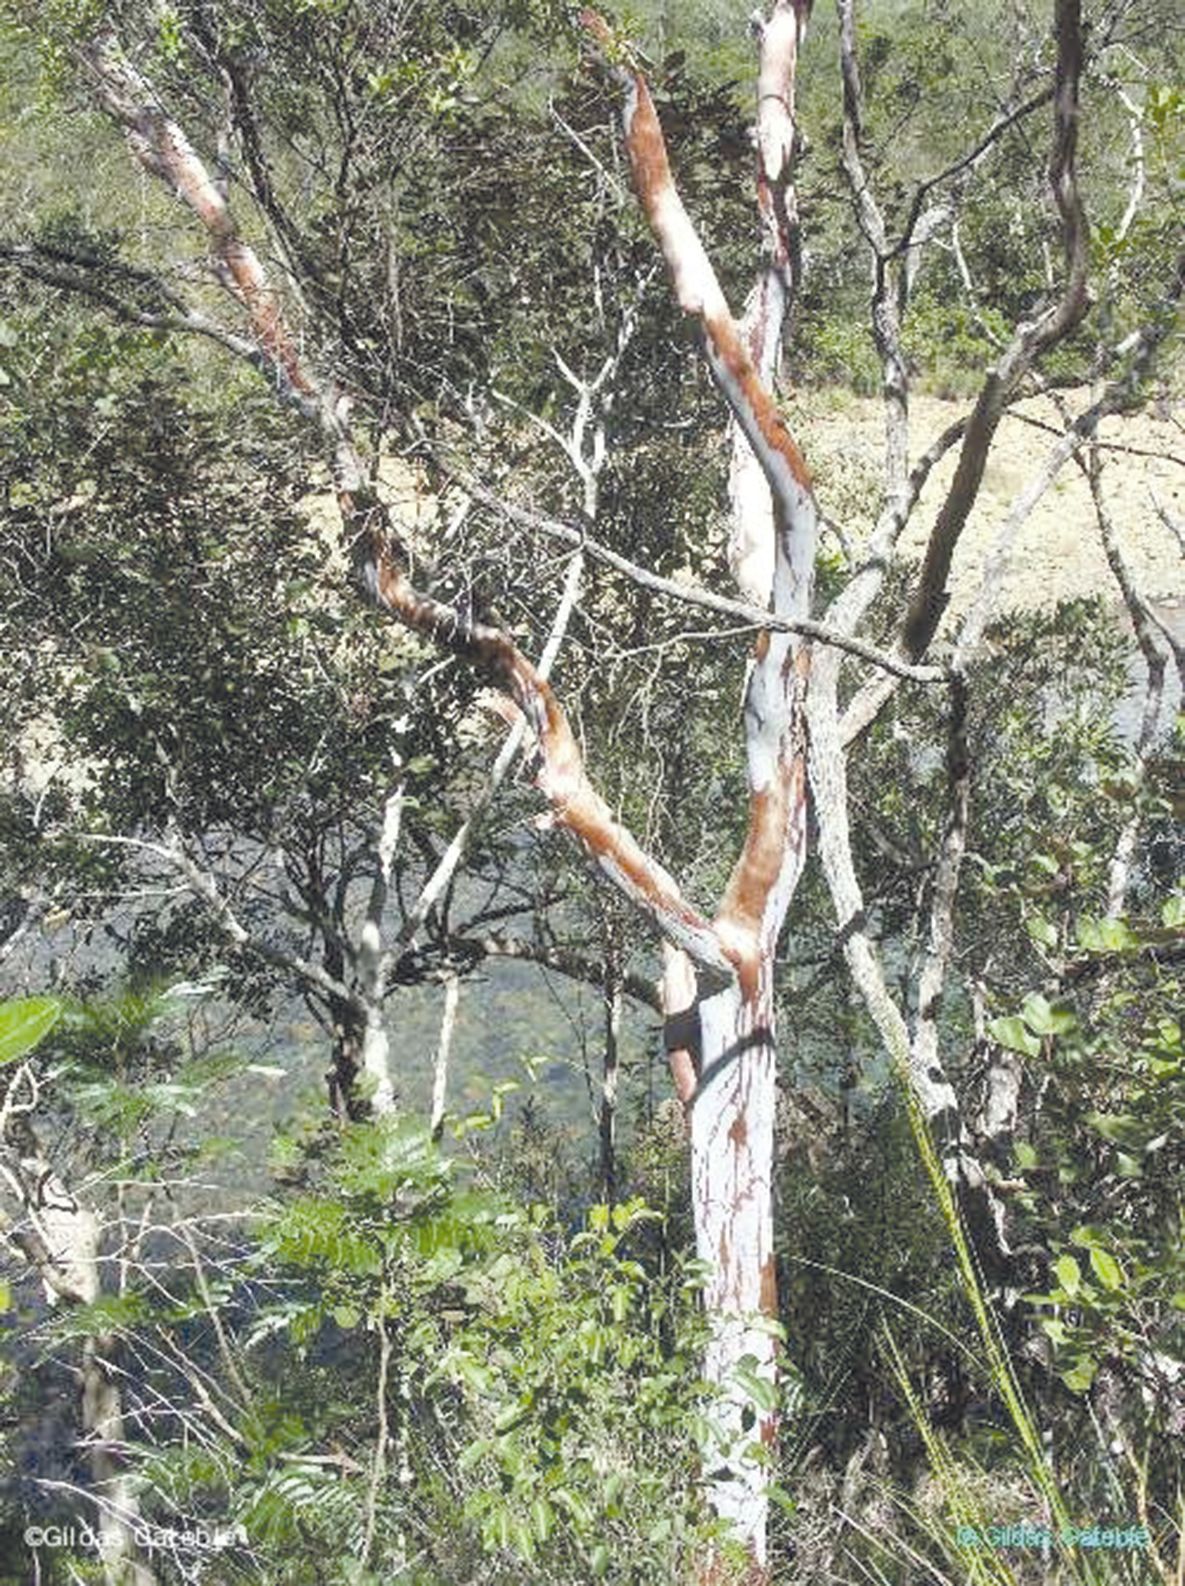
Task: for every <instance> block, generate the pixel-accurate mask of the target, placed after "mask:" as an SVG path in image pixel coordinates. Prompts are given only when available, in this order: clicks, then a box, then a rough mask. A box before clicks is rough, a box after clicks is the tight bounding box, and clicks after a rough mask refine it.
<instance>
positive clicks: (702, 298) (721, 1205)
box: [583, 0, 817, 1579]
mask: <svg viewBox="0 0 1185 1586" xmlns="http://www.w3.org/2000/svg"><path fill="white" fill-rule="evenodd" d="M803 16H804V11H803V9H802V8H795V7H794V6H793V5H791V4H789V3H786V0H777V3H775V4H774V6H773V7H772V8H771V11H770V14H769V17H768V19H767V20H766V21H765V22H763V23H762V24H760V27H759V65H758V138H757V146H758V199H759V206H760V211H761V215H762V217H763V220H764V221H765V224H766V226H767V228H768V229H767V236H768V238H769V247H768V255H767V264H766V269H765V271H764V273H763V275H762V277H761V279H760V280H759V282H758V286H757V288H756V290H755V292H754V294H753V297H752V298H751V300H750V305H749V312H748V315H747V322H746V324H745V326H744V327H743V328H742V327H741V326H739V325H738V324H737V323H736V321H735V320H734V319H733V317H732V313H731V310H730V309H729V306H728V303H727V301H726V300H725V297H724V293H723V291H722V290H721V287H720V284H719V281H718V280H717V278H716V275H715V272H714V270H713V268H712V264H711V261H710V260H709V258H708V256H707V253H706V252H705V250H704V248H703V245H702V243H701V241H700V239H699V236H698V234H697V233H696V230H695V227H694V225H693V223H692V221H691V218H690V216H689V215H688V214H687V211H686V209H685V208H684V206H683V203H682V200H681V199H680V197H679V194H678V191H677V189H676V186H675V183H674V179H673V177H672V174H671V169H670V164H669V161H668V158H667V152H666V147H665V143H664V140H663V135H662V130H661V127H660V125H659V121H658V117H657V114H656V112H655V109H654V104H653V101H652V99H651V97H650V92H649V89H648V87H647V84H646V81H645V78H644V77H643V76H642V74H641V73H640V72H639V71H637V70H635V69H633V67H632V66H629V65H621V66H618V67H617V68H616V75H617V76H618V78H619V80H620V81H621V82H622V85H623V87H624V88H625V91H626V101H625V112H624V132H625V145H626V150H627V153H628V155H629V159H630V166H631V171H632V174H633V179H634V185H635V188H636V190H637V192H638V196H639V199H640V200H641V202H642V205H643V208H644V209H645V211H646V215H647V218H648V219H649V221H650V224H651V228H652V230H653V232H654V235H655V238H656V240H657V242H658V244H659V246H660V248H661V249H662V253H663V257H664V259H665V261H666V264H667V268H668V271H669V273H670V277H671V282H672V286H673V289H674V291H675V295H676V298H677V300H678V302H679V304H680V306H681V307H682V308H683V310H684V311H685V312H686V313H688V314H691V315H694V316H695V317H696V318H697V319H698V320H699V322H700V324H701V326H702V329H703V333H704V352H705V355H706V358H707V361H708V364H709V367H710V368H711V370H712V374H713V376H714V377H715V380H716V383H717V385H718V386H719V388H720V390H721V393H722V394H723V396H724V397H725V399H726V401H727V403H728V406H729V409H730V412H731V416H732V420H733V425H734V448H733V468H732V475H731V491H732V503H731V504H732V513H731V532H730V561H731V564H732V567H733V571H734V574H735V576H736V577H737V580H738V583H739V584H740V587H741V590H742V593H743V594H744V596H745V598H746V599H748V600H750V601H751V602H753V604H755V605H761V606H763V607H767V608H772V610H773V612H774V613H775V614H777V615H778V616H780V617H783V618H788V619H798V620H801V619H805V618H807V617H808V616H809V613H810V605H811V592H812V587H813V576H814V558H815V545H816V538H817V517H816V512H815V506H814V501H813V498H812V494H811V488H810V479H809V475H808V473H807V469H806V464H805V462H804V460H803V458H802V455H801V453H800V452H799V449H798V447H797V445H796V443H795V441H794V439H793V437H792V436H791V435H790V432H789V430H788V429H787V427H786V425H785V422H784V421H783V419H782V416H781V414H780V413H779V412H778V410H777V408H776V406H775V404H774V401H773V399H772V396H771V392H770V382H771V380H772V375H773V372H774V369H775V367H776V364H777V354H778V348H779V346H780V342H781V337H782V331H783V325H784V319H785V313H786V309H787V306H788V301H789V288H790V284H791V283H790V276H791V258H792V255H793V243H794V239H793V237H792V236H791V224H792V221H791V217H792V215H793V190H792V188H791V186H790V162H791V156H792V151H793V143H794V126H793V108H792V107H793V89H794V69H795V64H796V60H797V51H798V43H799V40H800V37H801V24H802V20H803ZM583 20H584V25H585V27H586V28H587V29H588V31H589V32H590V33H591V34H592V36H593V37H594V39H596V41H597V42H598V44H599V45H601V47H602V48H604V49H605V50H606V51H607V53H609V55H610V56H611V57H618V58H619V57H620V46H619V45H618V44H617V43H616V42H615V41H614V40H613V38H612V35H611V34H610V32H609V29H608V28H607V26H606V24H605V23H604V21H603V20H602V19H601V18H600V17H598V16H596V15H595V14H593V13H590V12H585V13H584V14H583ZM809 670H810V652H809V649H808V648H807V647H806V645H805V644H804V642H803V641H802V639H801V638H800V637H799V636H798V635H795V634H791V633H788V632H786V631H780V630H778V631H775V630H771V629H765V630H764V631H763V632H762V633H761V634H760V635H759V638H758V641H757V645H756V649H755V653H754V656H753V660H752V662H751V664H750V669H749V676H748V682H747V686H746V690H745V700H744V711H743V723H744V734H745V751H746V761H747V769H748V782H749V824H748V830H747V833H746V837H745V843H744V847H743V849H742V851H741V854H740V856H739V857H738V859H737V862H736V865H735V867H734V869H733V873H732V876H731V878H730V881H729V885H728V889H727V891H726V893H725V897H724V899H723V902H722V904H721V907H720V910H719V913H718V914H717V916H716V919H715V921H714V929H715V932H716V934H717V936H718V938H719V940H720V941H721V942H722V944H723V945H724V947H725V950H726V952H727V955H728V957H729V960H730V962H731V963H732V965H733V966H734V975H733V977H732V978H731V979H730V981H729V983H728V984H727V985H725V986H724V987H722V988H720V989H718V990H715V991H707V993H706V994H705V988H700V992H699V997H698V1001H697V1000H696V999H695V997H694V996H689V992H690V990H691V988H690V987H689V985H688V983H687V980H688V973H689V970H690V967H691V966H689V965H688V964H687V963H686V961H685V960H683V959H682V958H681V957H680V956H679V955H673V956H671V957H669V958H668V963H667V972H666V977H665V985H664V1005H665V1006H666V1008H667V1010H668V1026H667V1047H668V1051H669V1052H670V1054H671V1061H672V1069H673V1072H674V1076H675V1081H676V1085H677V1087H678V1089H679V1092H680V1094H681V1095H682V1096H684V1098H685V1100H686V1102H687V1106H688V1109H689V1112H690V1118H691V1160H692V1166H691V1174H692V1206H693V1211H694V1217H695V1230H696V1248H697V1254H698V1255H699V1257H700V1259H701V1260H702V1261H703V1262H704V1263H705V1266H706V1269H707V1273H708V1276H707V1279H706V1282H705V1288H704V1302H705V1306H706V1309H707V1314H708V1318H709V1324H710V1328H711V1339H710V1343H709V1346H708V1350H707V1358H706V1361H705V1374H706V1376H707V1380H708V1381H709V1382H711V1383H712V1384H713V1385H714V1386H715V1388H716V1389H717V1390H718V1394H719V1398H718V1401H717V1405H716V1414H715V1420H716V1432H717V1435H718V1438H719V1441H720V1445H721V1446H720V1448H719V1449H713V1450H708V1451H706V1454H707V1460H708V1465H709V1474H708V1491H709V1496H710V1499H711V1502H712V1505H713V1507H714V1509H715V1510H716V1512H717V1514H719V1515H720V1516H721V1517H722V1518H725V1519H727V1520H729V1521H730V1522H731V1524H732V1527H733V1533H734V1536H735V1537H736V1538H737V1539H738V1540H740V1541H741V1542H743V1543H744V1544H745V1546H746V1547H747V1548H748V1550H749V1553H750V1556H751V1558H752V1561H753V1574H754V1578H755V1579H763V1578H765V1562H766V1528H767V1521H768V1512H769V1495H768V1489H769V1483H770V1480H771V1472H772V1460H773V1444H774V1440H775V1438H776V1434H777V1413H776V1409H775V1408H773V1401H774V1398H775V1393H774V1390H775V1388H776V1381H777V1334H778V1296H777V1277H776V1270H775V1262H774V1231H773V1143H774V1111H775V1095H776V1089H775V1086H776V1076H777V1059H776V1048H775V1032H774V951H775V948H776V946H777V941H778V936H779V934H780V932H781V928H782V925H783V923H784V921H785V918H786V913H787V910H788V909H789V905H790V901H791V899H792V897H793V895H794V889H795V887H796V885H797V882H798V879H799V876H800V875H801V873H802V866H803V862H804V860H805V854H806V835H807V819H806V788H807V779H806V740H805V731H804V723H803V692H804V689H805V686H806V680H807V677H808V675H809ZM696 1007H698V1014H699V1017H698V1022H696V1021H695V1020H694V1018H693V1017H689V1014H693V1013H694V1010H695V1008H696ZM692 1076H694V1079H695V1084H694V1089H690V1084H691V1079H692ZM689 1089H690V1095H689V1096H688V1091H689ZM751 1375H755V1376H756V1377H757V1378H758V1379H760V1380H761V1381H762V1382H763V1383H764V1384H766V1389H765V1390H759V1392H758V1395H757V1398H758V1401H759V1402H756V1403H755V1402H754V1395H753V1393H752V1392H751V1391H750V1389H749V1388H748V1387H747V1386H746V1385H745V1378H746V1377H748V1376H751ZM712 1567H713V1566H712V1564H711V1561H709V1563H708V1571H709V1573H710V1572H711V1569H712Z"/></svg>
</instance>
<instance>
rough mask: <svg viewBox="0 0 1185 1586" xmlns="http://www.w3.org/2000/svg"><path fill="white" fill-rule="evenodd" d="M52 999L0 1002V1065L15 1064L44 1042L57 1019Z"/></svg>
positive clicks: (56, 1003) (58, 1012)
mask: <svg viewBox="0 0 1185 1586" xmlns="http://www.w3.org/2000/svg"><path fill="white" fill-rule="evenodd" d="M61 1013H62V1005H61V1003H60V1002H59V1001H58V999H57V998H56V997H21V998H20V999H18V1000H17V1001H15V1002H3V1003H0V1064H3V1063H15V1062H16V1060H17V1058H18V1057H24V1056H25V1055H26V1053H28V1052H31V1051H32V1050H33V1048H34V1047H35V1046H36V1045H37V1043H38V1042H39V1041H42V1040H44V1039H45V1037H46V1036H47V1035H48V1034H49V1032H50V1031H51V1030H52V1029H53V1027H54V1025H55V1024H56V1023H57V1022H58V1019H59V1018H60V1017H61Z"/></svg>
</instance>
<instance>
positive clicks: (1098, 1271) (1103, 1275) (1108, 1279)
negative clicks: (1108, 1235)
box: [1090, 1246, 1123, 1293]
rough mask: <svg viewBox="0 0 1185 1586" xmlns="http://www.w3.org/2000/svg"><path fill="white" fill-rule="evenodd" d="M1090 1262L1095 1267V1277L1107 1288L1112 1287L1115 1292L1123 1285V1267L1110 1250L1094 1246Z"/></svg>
mask: <svg viewBox="0 0 1185 1586" xmlns="http://www.w3.org/2000/svg"><path fill="white" fill-rule="evenodd" d="M1090 1264H1091V1266H1092V1267H1093V1268H1094V1274H1095V1277H1096V1278H1098V1280H1099V1282H1100V1283H1101V1284H1102V1285H1103V1287H1104V1288H1105V1289H1110V1290H1111V1292H1112V1293H1114V1292H1115V1290H1116V1289H1121V1288H1122V1287H1123V1269H1122V1267H1121V1266H1120V1265H1119V1262H1118V1261H1116V1259H1115V1257H1114V1256H1113V1255H1111V1253H1110V1251H1107V1250H1100V1249H1099V1248H1098V1247H1097V1246H1096V1247H1094V1248H1093V1249H1092V1250H1091V1252H1090Z"/></svg>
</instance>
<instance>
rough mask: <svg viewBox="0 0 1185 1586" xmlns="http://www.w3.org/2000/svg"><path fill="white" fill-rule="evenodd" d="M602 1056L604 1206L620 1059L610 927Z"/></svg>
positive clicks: (612, 1159) (615, 955)
mask: <svg viewBox="0 0 1185 1586" xmlns="http://www.w3.org/2000/svg"><path fill="white" fill-rule="evenodd" d="M603 998H604V1009H605V1055H604V1059H603V1063H602V1067H601V1098H600V1104H599V1107H598V1114H599V1116H598V1120H597V1122H598V1133H599V1136H600V1179H601V1194H602V1195H603V1197H604V1199H605V1201H606V1203H607V1204H608V1205H610V1206H612V1205H613V1203H614V1201H615V1200H616V1199H617V1080H618V1073H619V1065H620V1057H621V1014H622V1006H623V996H622V986H621V952H620V946H619V943H618V941H617V939H616V934H615V932H614V931H613V929H612V927H610V928H609V929H607V931H606V933H605V987H604V992H603Z"/></svg>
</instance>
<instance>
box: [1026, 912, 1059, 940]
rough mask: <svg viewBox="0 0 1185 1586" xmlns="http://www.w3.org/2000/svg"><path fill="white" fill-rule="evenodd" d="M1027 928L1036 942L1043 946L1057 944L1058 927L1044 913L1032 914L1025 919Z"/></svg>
mask: <svg viewBox="0 0 1185 1586" xmlns="http://www.w3.org/2000/svg"><path fill="white" fill-rule="evenodd" d="M1025 930H1026V931H1028V933H1029V935H1030V937H1031V938H1032V939H1033V941H1034V942H1037V943H1038V944H1039V945H1040V946H1042V947H1056V946H1057V927H1056V926H1055V925H1054V924H1053V923H1052V922H1051V921H1050V920H1047V919H1046V918H1045V916H1044V915H1043V914H1030V915H1029V917H1028V919H1027V920H1026V921H1025Z"/></svg>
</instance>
